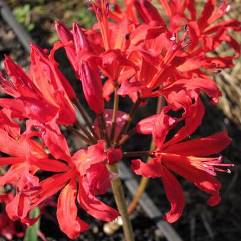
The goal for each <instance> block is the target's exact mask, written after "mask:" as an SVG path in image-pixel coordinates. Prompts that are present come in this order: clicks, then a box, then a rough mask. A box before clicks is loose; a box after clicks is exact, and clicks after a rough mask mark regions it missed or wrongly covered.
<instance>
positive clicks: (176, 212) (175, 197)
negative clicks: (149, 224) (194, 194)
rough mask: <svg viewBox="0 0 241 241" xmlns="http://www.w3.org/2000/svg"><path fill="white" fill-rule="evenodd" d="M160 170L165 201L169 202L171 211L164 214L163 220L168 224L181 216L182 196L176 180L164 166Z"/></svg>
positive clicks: (183, 201)
mask: <svg viewBox="0 0 241 241" xmlns="http://www.w3.org/2000/svg"><path fill="white" fill-rule="evenodd" d="M161 168H162V176H161V179H162V182H163V185H164V190H165V193H166V196H167V199H168V200H169V202H170V205H171V209H170V211H168V213H166V215H165V217H164V219H165V220H166V221H168V222H169V223H173V222H175V221H177V220H178V219H179V218H180V216H181V215H182V212H183V209H184V203H185V199H184V195H183V190H182V187H181V185H180V183H179V182H178V181H177V179H176V178H175V177H174V176H173V174H171V172H169V171H168V169H167V168H165V167H164V166H162V167H161Z"/></svg>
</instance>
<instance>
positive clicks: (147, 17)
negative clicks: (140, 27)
mask: <svg viewBox="0 0 241 241" xmlns="http://www.w3.org/2000/svg"><path fill="white" fill-rule="evenodd" d="M135 6H136V8H137V10H138V12H139V14H140V15H141V17H142V19H143V21H144V22H146V23H147V24H149V23H151V24H153V23H154V22H155V23H156V24H157V25H162V26H165V25H166V24H165V22H164V20H163V18H162V17H161V15H160V14H159V12H158V10H157V9H156V8H155V7H154V6H153V5H152V4H151V2H150V1H146V0H141V1H135Z"/></svg>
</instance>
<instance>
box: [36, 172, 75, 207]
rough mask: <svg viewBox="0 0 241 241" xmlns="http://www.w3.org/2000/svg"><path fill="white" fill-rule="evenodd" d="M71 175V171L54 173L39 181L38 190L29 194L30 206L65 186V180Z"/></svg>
mask: <svg viewBox="0 0 241 241" xmlns="http://www.w3.org/2000/svg"><path fill="white" fill-rule="evenodd" d="M72 175H73V171H69V172H66V173H63V174H62V173H61V174H55V175H53V176H51V177H48V178H47V179H45V180H44V181H42V182H40V186H41V189H40V191H39V192H38V193H36V194H35V195H33V196H31V207H32V208H34V207H36V206H37V205H38V204H40V203H41V202H43V201H44V200H46V199H47V198H49V197H51V196H52V195H54V194H55V193H57V192H58V191H59V190H61V188H63V187H64V186H65V184H66V182H68V180H69V179H71V177H72Z"/></svg>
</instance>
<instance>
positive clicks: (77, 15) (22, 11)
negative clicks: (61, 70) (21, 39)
mask: <svg viewBox="0 0 241 241" xmlns="http://www.w3.org/2000/svg"><path fill="white" fill-rule="evenodd" d="M6 3H7V4H8V5H9V7H10V8H11V9H12V11H13V14H14V15H15V17H16V19H17V20H18V22H20V23H21V24H23V25H24V26H25V28H26V29H27V30H28V31H29V32H30V33H31V35H32V36H33V38H34V37H35V36H38V38H39V32H41V35H42V36H43V38H41V42H42V43H43V44H44V45H46V44H52V43H53V42H55V41H56V40H57V37H56V34H55V32H54V28H53V22H54V20H56V19H59V20H61V21H63V22H64V23H65V24H67V25H68V26H71V24H72V22H78V23H79V24H80V25H82V26H85V27H90V26H91V25H92V24H93V23H94V21H95V17H94V15H93V13H92V12H91V11H90V10H89V9H88V7H87V6H88V4H86V3H85V2H84V1H83V0H58V1H56V0H55V1H54V0H32V1H31V0H7V1H6ZM36 40H37V42H38V39H37V38H36Z"/></svg>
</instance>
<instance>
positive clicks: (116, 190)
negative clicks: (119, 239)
mask: <svg viewBox="0 0 241 241" xmlns="http://www.w3.org/2000/svg"><path fill="white" fill-rule="evenodd" d="M109 170H110V171H111V172H113V173H115V174H118V169H117V166H116V165H110V166H109ZM111 186H112V190H113V194H114V197H115V202H116V206H117V208H118V211H119V213H120V215H121V218H122V222H123V230H124V236H125V241H134V234H133V229H132V225H131V222H130V219H129V215H128V211H127V205H126V202H125V197H124V191H123V187H122V184H121V180H120V178H119V177H118V178H115V179H113V180H112V182H111Z"/></svg>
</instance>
